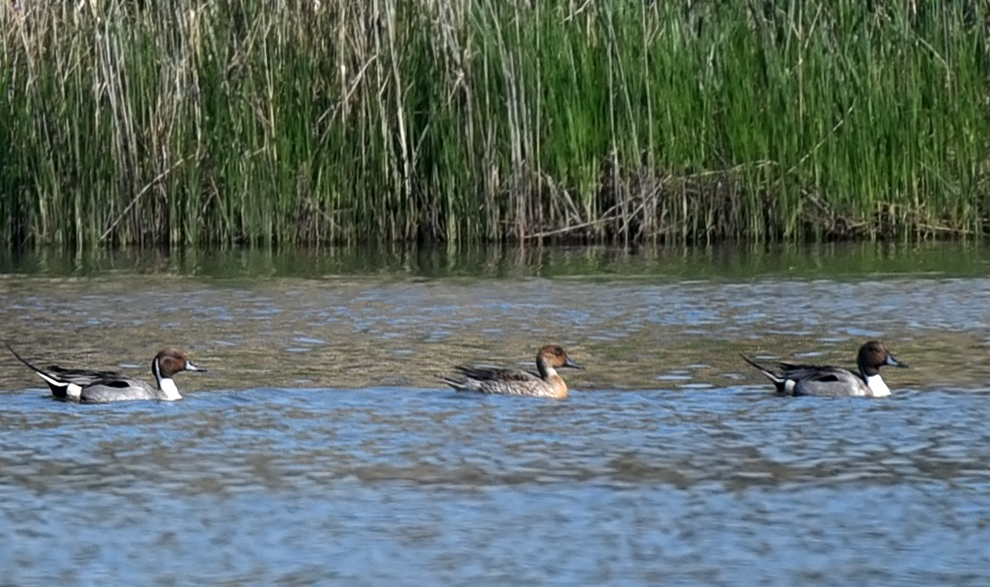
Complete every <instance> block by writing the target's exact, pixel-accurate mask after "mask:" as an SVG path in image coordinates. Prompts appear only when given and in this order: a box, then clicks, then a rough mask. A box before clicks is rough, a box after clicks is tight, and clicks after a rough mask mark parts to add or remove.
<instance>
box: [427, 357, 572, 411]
mask: <svg viewBox="0 0 990 587" xmlns="http://www.w3.org/2000/svg"><path fill="white" fill-rule="evenodd" d="M559 367H571V368H572V369H584V367H582V366H581V365H578V364H577V363H575V362H574V361H572V360H571V359H570V358H568V356H567V353H565V352H564V349H562V348H560V347H559V346H557V345H555V344H548V345H547V346H545V347H543V348H541V349H540V352H539V353H537V355H536V368H537V369H538V370H539V375H537V374H536V373H530V372H528V371H522V370H519V369H498V368H492V367H465V366H458V367H456V369H457V370H458V371H460V375H459V376H455V378H451V377H446V376H442V377H440V379H441V380H442V381H443V382H444V383H446V384H447V385H449V386H451V387H453V388H454V389H456V390H457V391H478V392H481V393H500V394H508V395H529V396H535V397H552V398H557V399H562V398H565V397H567V384H566V383H564V380H563V379H561V377H560V375H558V374H557V369H558V368H559Z"/></svg>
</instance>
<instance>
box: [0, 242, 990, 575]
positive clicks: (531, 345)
mask: <svg viewBox="0 0 990 587" xmlns="http://www.w3.org/2000/svg"><path fill="white" fill-rule="evenodd" d="M987 253H988V251H987V250H986V249H982V248H980V247H967V246H960V245H946V244H936V245H929V246H925V247H921V248H917V249H903V250H902V249H896V248H895V249H892V248H889V247H876V246H873V245H856V246H834V247H822V248H793V249H782V250H771V251H760V250H756V251H742V250H738V249H735V250H734V249H728V250H710V249H709V250H695V251H660V252H656V251H650V252H636V253H631V254H630V253H624V252H619V251H610V250H605V249H591V250H559V249H549V250H536V251H526V252H519V251H511V250H509V251H494V252H492V251H485V252H472V251H467V252H448V253H438V252H435V251H427V252H416V253H405V252H397V253H392V252H384V253H374V254H372V253H368V252H366V251H364V252H362V251H357V252H349V251H343V252H340V251H338V252H332V253H327V252H323V253H319V254H317V253H307V252H300V253H295V254H291V255H290V254H286V255H282V256H275V255H262V254H257V253H211V254H205V253H199V254H197V255H192V254H189V255H186V256H182V257H175V256H162V255H158V254H154V253H152V254H134V255H124V256H99V255H97V256H94V257H92V258H75V259H73V258H65V257H62V256H59V255H56V254H52V253H48V254H46V253H41V254H38V255H32V256H28V257H23V258H17V259H7V260H4V261H2V262H0V269H2V270H3V271H4V276H3V277H2V278H0V299H2V304H0V320H2V323H3V325H4V326H3V338H4V339H6V340H10V341H11V342H12V343H14V344H16V346H17V348H19V350H20V351H21V352H22V354H24V355H25V356H27V357H29V358H38V359H40V361H41V362H42V363H45V364H47V363H48V362H56V363H65V364H70V363H71V364H77V363H79V362H80V360H82V361H92V362H93V363H94V366H97V367H101V368H111V367H113V368H120V369H123V370H126V371H128V372H129V373H133V374H135V375H137V376H141V377H147V378H150V377H151V374H150V372H149V371H150V369H149V368H148V363H150V359H151V356H152V355H153V354H154V352H155V351H157V349H158V348H159V347H161V346H164V345H166V344H169V345H176V346H181V347H183V348H185V349H186V350H187V351H188V352H189V354H190V356H191V357H192V358H193V360H195V361H197V362H198V363H199V364H202V365H203V366H205V367H207V368H209V369H210V373H208V374H196V373H182V374H180V375H179V376H178V377H177V382H178V384H179V388H180V390H182V391H183V393H184V394H185V396H186V397H185V399H184V400H183V401H181V402H177V403H154V402H135V403H120V404H110V405H97V406H89V405H72V404H64V403H60V402H56V401H52V400H51V399H49V398H48V397H47V391H45V390H42V389H41V388H40V387H41V382H40V380H39V379H37V378H35V377H34V376H33V375H32V374H31V373H30V372H28V371H27V370H26V369H25V368H24V367H23V366H21V365H20V364H19V363H17V362H16V361H15V360H14V359H13V357H11V356H9V355H8V354H3V355H2V357H6V358H0V366H2V369H0V390H3V391H0V402H2V409H0V430H2V432H0V584H2V585H50V584H82V585H98V584H156V585H158V584H160V585H170V584H182V585H186V584H230V585H240V584H259V585H260V584H281V585H310V584H315V583H321V584H340V585H423V584H455V585H457V584H475V585H506V584H513V585H517V584H518V585H575V584H609V585H654V584H679V585H734V584H746V585H754V584H758V585H793V584H809V585H849V584H898V585H932V584H953V585H985V584H986V583H987V581H988V579H990V541H988V540H987V537H988V536H990V427H988V426H987V424H986V423H987V422H988V421H990V383H988V381H990V361H988V360H987V357H988V356H990V322H988V318H990V315H988V312H987V307H986V300H987V299H990V297H988V296H990V263H988V262H987V259H990V256H988V255H987ZM46 255H47V256H46ZM872 337H878V338H883V339H884V340H886V341H888V342H889V343H890V346H891V348H892V350H893V351H894V353H895V354H896V355H897V356H898V358H900V359H902V360H904V361H906V362H908V363H910V364H911V365H912V369H910V370H900V369H890V370H888V372H886V373H885V374H886V379H887V382H888V384H889V385H890V386H891V388H892V389H893V390H894V393H895V395H894V397H893V398H891V399H889V400H864V399H823V398H779V397H775V396H773V395H772V394H770V393H769V385H768V383H767V382H766V381H765V380H761V376H760V375H759V374H758V373H756V372H755V371H753V370H752V369H749V368H748V367H747V366H746V365H744V364H742V362H741V361H740V360H739V359H738V357H737V354H736V353H737V352H746V353H747V354H759V355H760V356H779V357H782V358H802V360H809V361H828V362H837V363H841V364H849V363H851V362H852V359H853V353H854V352H855V349H856V347H857V346H858V344H859V343H860V342H862V341H863V340H864V339H866V338H872ZM543 342H560V343H561V344H563V345H564V346H565V348H567V349H568V351H569V352H570V353H571V355H572V356H573V357H574V358H575V359H576V360H578V361H579V362H581V363H582V364H584V365H585V366H586V367H587V370H586V371H581V372H576V371H573V372H565V373H564V374H565V377H566V378H567V380H568V382H569V383H570V385H571V387H572V388H573V390H572V394H571V396H570V397H569V398H568V399H567V400H565V401H559V402H554V401H544V400H534V399H528V398H506V397H483V396H471V395H459V394H455V393H453V392H451V391H449V390H446V389H444V388H442V387H441V386H440V385H439V384H438V383H437V382H436V379H435V375H436V374H437V373H441V372H444V371H445V370H448V369H449V367H450V366H451V365H453V364H457V363H463V362H467V363H472V362H489V363H498V364H508V365H520V366H526V365H528V364H530V363H531V362H532V356H533V355H534V354H535V351H536V347H537V346H539V345H540V344H542V343H543Z"/></svg>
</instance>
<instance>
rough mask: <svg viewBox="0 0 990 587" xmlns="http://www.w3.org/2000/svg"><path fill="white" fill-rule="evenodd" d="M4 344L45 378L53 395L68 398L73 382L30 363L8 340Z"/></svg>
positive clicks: (18, 358) (29, 367)
mask: <svg viewBox="0 0 990 587" xmlns="http://www.w3.org/2000/svg"><path fill="white" fill-rule="evenodd" d="M3 344H5V345H7V350H8V351H10V352H11V353H12V354H13V355H14V356H15V357H17V360H18V361H20V362H22V363H24V364H25V365H27V368H28V369H30V370H32V371H34V372H35V373H37V374H38V375H39V376H41V378H42V379H44V380H45V383H47V384H48V389H50V390H52V395H54V396H55V397H56V398H58V399H65V398H66V396H67V395H68V390H69V387H70V386H71V385H72V384H71V383H68V382H65V381H61V380H59V379H58V378H57V377H55V376H54V375H52V374H50V373H48V372H47V371H45V370H44V369H41V368H39V367H35V366H34V365H32V364H31V363H29V362H28V360H27V359H25V358H24V357H22V356H20V355H19V354H17V351H15V350H14V347H12V346H10V343H9V342H7V341H6V340H5V341H3Z"/></svg>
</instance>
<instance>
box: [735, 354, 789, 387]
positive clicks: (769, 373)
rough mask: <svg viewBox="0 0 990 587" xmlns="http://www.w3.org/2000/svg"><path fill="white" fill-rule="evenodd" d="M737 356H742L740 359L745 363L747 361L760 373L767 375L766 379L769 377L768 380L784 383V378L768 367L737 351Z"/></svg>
mask: <svg viewBox="0 0 990 587" xmlns="http://www.w3.org/2000/svg"><path fill="white" fill-rule="evenodd" d="M739 356H740V357H742V360H744V361H746V362H747V363H749V364H750V365H752V366H753V367H755V368H756V369H757V370H758V371H759V372H760V373H763V374H764V375H766V376H767V379H769V380H770V381H773V382H774V383H777V384H783V383H784V381H785V379H784V378H783V377H781V376H780V375H778V374H776V373H774V372H773V371H771V370H770V369H768V368H766V367H765V366H763V365H761V364H759V363H757V362H756V361H755V360H753V359H750V358H749V357H747V356H746V355H744V354H742V353H739Z"/></svg>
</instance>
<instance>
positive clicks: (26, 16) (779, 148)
mask: <svg viewBox="0 0 990 587" xmlns="http://www.w3.org/2000/svg"><path fill="white" fill-rule="evenodd" d="M967 4H969V5H967ZM916 5H917V6H916ZM983 10H984V8H983V3H979V2H971V3H966V2H924V3H921V2H918V3H915V2H911V1H906V0H904V1H902V0H890V1H880V0H877V1H874V2H864V1H863V0H836V1H834V2H828V3H808V2H804V1H802V0H787V1H783V2H770V1H758V2H746V3H744V2H718V1H716V0H697V1H696V2H694V3H687V2H674V1H665V0H655V1H653V2H644V1H643V0H599V1H591V2H559V1H547V2H538V1H532V0H514V1H508V2H505V1H497V0H369V1H368V2H349V1H345V0H306V1H302V0H284V1H279V2H274V1H271V0H218V1H215V0H211V1H209V2H208V1H206V0H175V1H173V2H149V1H140V0H81V1H78V2H26V1H23V0H20V1H15V0H0V35H2V36H0V39H2V41H0V42H2V45H0V239H2V240H3V241H4V242H6V243H7V244H8V246H11V245H13V246H16V245H20V244H23V243H56V244H63V245H71V246H80V247H85V246H92V245H97V244H105V245H121V244H129V243H144V244H149V243H170V244H197V245H225V244H234V243H251V244H291V243H317V242H336V243H349V242H362V241H388V240H392V241H399V240H412V239H416V240H450V241H460V242H478V241H485V240H525V239H532V238H539V237H541V236H549V237H553V238H560V239H576V240H581V241H587V242H630V241H639V242H652V241H664V242H697V241H706V240H713V239H723V238H746V239H757V240H772V239H780V238H784V239H798V238H834V237H847V236H854V237H866V238H878V237H896V238H904V239H908V238H924V237H930V236H940V235H956V236H958V235H973V236H980V235H984V234H987V233H988V232H990V228H988V226H990V216H988V215H990V182H988V181H987V179H988V170H990V168H988V163H990V120H988V116H990V103H988V102H990V42H988V26H990V25H988V24H987V21H988V20H990V19H988V17H990V15H987V14H984V13H983V12H982V11H983Z"/></svg>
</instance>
